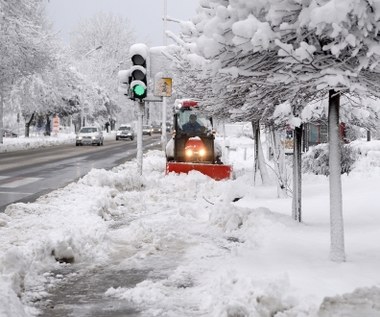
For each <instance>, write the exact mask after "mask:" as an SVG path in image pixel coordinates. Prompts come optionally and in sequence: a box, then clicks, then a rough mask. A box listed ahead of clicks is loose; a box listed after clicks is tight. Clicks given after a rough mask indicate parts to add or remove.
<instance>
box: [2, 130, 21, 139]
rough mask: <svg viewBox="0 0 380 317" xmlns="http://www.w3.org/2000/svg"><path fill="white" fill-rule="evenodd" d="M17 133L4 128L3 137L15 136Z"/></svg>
mask: <svg viewBox="0 0 380 317" xmlns="http://www.w3.org/2000/svg"><path fill="white" fill-rule="evenodd" d="M17 136H18V135H17V133H15V132H13V131H11V130H9V129H4V130H3V137H4V138H17Z"/></svg>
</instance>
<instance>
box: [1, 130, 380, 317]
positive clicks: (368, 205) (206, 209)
mask: <svg viewBox="0 0 380 317" xmlns="http://www.w3.org/2000/svg"><path fill="white" fill-rule="evenodd" d="M6 141H7V140H6ZM225 141H228V144H229V145H230V147H231V148H232V149H233V150H232V151H230V152H229V162H230V163H231V164H233V167H234V170H235V173H236V175H237V177H236V179H234V180H228V181H219V182H216V181H214V180H211V179H209V178H207V177H206V176H204V175H202V174H199V173H197V172H192V173H190V174H189V175H168V176H164V167H165V158H164V155H163V153H162V152H161V151H151V152H149V153H148V154H146V155H145V156H144V163H143V176H142V177H140V176H139V175H138V174H137V168H136V162H134V161H133V162H127V163H125V164H123V165H120V166H118V167H116V168H114V169H113V170H111V171H106V170H101V169H100V170H99V169H94V170H92V171H91V172H90V173H89V174H87V175H86V176H84V177H83V178H82V179H80V180H79V181H78V182H76V183H72V184H69V185H68V186H66V187H65V188H62V189H59V190H56V191H54V192H52V193H50V194H48V195H44V196H42V197H40V198H39V199H38V200H37V201H36V202H34V203H29V204H24V203H18V204H13V205H10V206H8V208H7V209H6V211H5V213H3V214H0V237H1V238H0V316H1V317H3V316H7V317H21V316H22V317H23V316H35V315H36V314H37V313H38V310H37V309H36V308H35V307H33V305H32V304H31V303H32V302H33V301H34V300H36V299H38V298H44V296H45V295H46V289H44V288H43V287H42V286H43V285H47V284H49V283H50V285H52V284H54V283H57V281H58V280H59V278H58V277H56V278H52V275H51V274H50V273H49V272H51V271H53V270H54V269H57V268H59V267H62V266H65V265H70V264H62V263H59V262H58V261H56V259H62V258H65V259H66V260H70V259H71V260H73V261H74V262H76V263H82V264H84V265H89V266H90V265H92V264H93V263H103V264H107V263H113V262H114V261H115V259H118V260H120V258H121V257H122V258H123V259H124V260H123V261H121V263H120V264H119V265H120V266H125V267H126V268H128V267H135V266H138V265H144V263H146V260H147V259H149V257H154V256H160V255H162V256H165V254H169V253H171V252H173V250H175V252H177V253H178V257H177V264H176V267H175V268H174V269H173V271H171V272H169V273H168V276H167V277H163V279H159V280H145V281H143V282H141V283H139V284H137V285H136V287H133V288H124V287H123V285H118V284H117V283H115V285H114V286H113V287H111V288H109V289H108V290H107V292H106V293H105V294H104V295H105V296H110V297H116V298H120V299H122V300H126V301H132V302H133V303H134V304H135V305H137V306H139V307H141V308H142V309H145V312H144V315H145V316H218V317H223V316H225V317H227V316H228V317H232V316H235V317H236V316H263V317H266V316H276V317H295V316H297V317H301V316H302V317H303V316H331V317H332V316H334V317H340V316H342V317H343V316H355V317H357V316H360V317H362V316H363V317H364V316H365V317H368V316H370V317H374V316H380V274H379V267H380V244H379V241H380V230H379V228H380V209H379V208H380V207H379V206H380V194H379V193H380V141H372V142H368V143H365V142H357V144H356V147H357V148H358V149H361V153H362V156H361V158H360V160H359V161H358V162H357V163H356V166H355V169H354V170H353V171H352V172H351V173H350V175H349V176H347V175H343V176H342V183H343V195H344V197H343V212H344V220H345V244H346V255H347V261H346V262H344V263H335V262H331V261H330V260H329V245H330V240H329V192H328V186H329V185H328V178H327V177H325V176H316V175H304V177H303V205H302V208H303V222H302V223H296V222H294V221H293V220H292V219H291V217H290V215H291V198H282V199H279V198H277V190H276V186H275V185H273V186H266V187H264V186H260V185H259V186H256V187H254V186H253V175H252V166H253V163H252V152H253V150H252V143H251V142H252V141H251V139H248V138H245V137H244V136H240V137H239V138H234V137H230V138H228V139H226V140H225ZM240 145H241V146H240ZM250 145H251V146H250ZM6 147H8V145H7V142H6V143H5V145H2V148H3V149H5V148H6ZM235 198H240V199H239V200H236V199H235ZM234 201H235V202H234Z"/></svg>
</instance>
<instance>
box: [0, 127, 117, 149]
mask: <svg viewBox="0 0 380 317" xmlns="http://www.w3.org/2000/svg"><path fill="white" fill-rule="evenodd" d="M115 133H116V132H115V131H111V132H110V133H105V132H104V139H105V140H110V139H114V137H115ZM75 136H76V134H75V133H59V134H58V135H51V136H38V137H34V136H31V137H29V138H26V137H18V138H3V142H4V143H3V144H0V153H3V152H13V151H20V150H29V149H37V148H43V147H49V146H56V145H61V144H72V145H75Z"/></svg>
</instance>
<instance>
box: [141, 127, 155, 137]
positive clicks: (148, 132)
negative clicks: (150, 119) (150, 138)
mask: <svg viewBox="0 0 380 317" xmlns="http://www.w3.org/2000/svg"><path fill="white" fill-rule="evenodd" d="M152 130H153V129H152V126H151V125H143V130H142V134H143V135H152Z"/></svg>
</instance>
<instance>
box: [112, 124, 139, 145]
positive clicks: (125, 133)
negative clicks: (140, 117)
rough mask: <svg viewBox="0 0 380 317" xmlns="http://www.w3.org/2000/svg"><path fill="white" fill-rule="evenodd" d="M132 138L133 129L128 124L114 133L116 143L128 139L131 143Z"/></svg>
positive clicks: (133, 134)
mask: <svg viewBox="0 0 380 317" xmlns="http://www.w3.org/2000/svg"><path fill="white" fill-rule="evenodd" d="M134 138H135V132H134V131H133V128H132V127H131V126H130V125H128V124H123V125H121V126H120V127H119V129H117V131H116V141H118V140H121V139H129V140H131V141H133V139H134Z"/></svg>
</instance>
